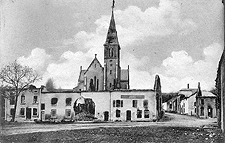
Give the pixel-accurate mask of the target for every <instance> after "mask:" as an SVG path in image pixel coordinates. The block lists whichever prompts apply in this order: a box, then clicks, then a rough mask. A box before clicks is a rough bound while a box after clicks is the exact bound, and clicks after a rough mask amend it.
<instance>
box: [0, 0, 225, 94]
mask: <svg viewBox="0 0 225 143" xmlns="http://www.w3.org/2000/svg"><path fill="white" fill-rule="evenodd" d="M115 1H116V2H115V8H114V17H115V21H116V28H117V33H118V38H119V43H120V46H121V67H122V68H127V66H128V65H129V66H130V87H131V88H132V89H152V88H153V85H154V79H155V75H156V74H158V75H159V76H160V78H161V85H162V91H163V92H176V91H178V90H180V89H181V88H186V86H187V84H190V88H197V85H198V82H200V83H201V88H202V89H205V90H211V89H212V88H213V87H214V86H215V78H216V71H217V66H218V61H219V59H220V56H221V54H222V51H223V47H224V45H223V39H224V38H223V5H222V2H221V1H222V0H207V1H206V0H188V1H187V0H115ZM111 5H112V0H32V1H31V0H3V1H1V18H0V22H1V29H0V30H1V31H0V32H1V35H0V36H1V37H0V49H1V50H0V67H3V66H5V65H7V64H8V63H10V62H12V61H14V60H17V61H18V62H19V63H20V64H22V65H28V66H29V67H31V68H33V69H34V70H36V71H37V72H38V73H39V74H40V75H42V81H39V82H37V83H35V85H36V86H40V85H42V84H43V85H44V84H45V83H46V81H47V79H49V78H53V80H54V82H55V84H56V86H57V87H58V88H59V87H60V88H67V89H71V88H74V87H75V86H76V85H77V82H78V76H79V71H80V66H83V69H86V68H87V67H88V66H89V64H90V63H91V61H92V60H93V59H94V55H95V54H97V58H98V59H99V61H100V62H101V64H102V65H103V50H104V49H103V44H104V42H105V40H106V34H107V30H108V27H109V22H110V17H111Z"/></svg>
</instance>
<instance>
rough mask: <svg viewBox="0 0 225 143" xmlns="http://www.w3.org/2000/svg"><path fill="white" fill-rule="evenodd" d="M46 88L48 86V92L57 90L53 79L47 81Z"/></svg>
mask: <svg viewBox="0 0 225 143" xmlns="http://www.w3.org/2000/svg"><path fill="white" fill-rule="evenodd" d="M45 86H46V89H47V90H48V91H55V90H56V88H55V84H54V80H53V78H49V79H48V80H47V82H46V85H45Z"/></svg>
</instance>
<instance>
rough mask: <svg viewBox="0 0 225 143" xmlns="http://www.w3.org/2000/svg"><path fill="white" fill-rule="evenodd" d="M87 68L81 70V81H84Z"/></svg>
mask: <svg viewBox="0 0 225 143" xmlns="http://www.w3.org/2000/svg"><path fill="white" fill-rule="evenodd" d="M86 71H87V70H81V72H80V76H79V79H78V80H79V82H81V81H84V73H85V72H86Z"/></svg>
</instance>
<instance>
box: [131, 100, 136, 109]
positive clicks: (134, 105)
mask: <svg viewBox="0 0 225 143" xmlns="http://www.w3.org/2000/svg"><path fill="white" fill-rule="evenodd" d="M132 102H133V105H132V107H135V108H137V100H133V101H132Z"/></svg>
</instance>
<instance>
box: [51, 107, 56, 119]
mask: <svg viewBox="0 0 225 143" xmlns="http://www.w3.org/2000/svg"><path fill="white" fill-rule="evenodd" d="M51 117H52V118H54V117H56V109H52V110H51Z"/></svg>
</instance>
